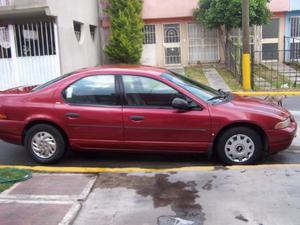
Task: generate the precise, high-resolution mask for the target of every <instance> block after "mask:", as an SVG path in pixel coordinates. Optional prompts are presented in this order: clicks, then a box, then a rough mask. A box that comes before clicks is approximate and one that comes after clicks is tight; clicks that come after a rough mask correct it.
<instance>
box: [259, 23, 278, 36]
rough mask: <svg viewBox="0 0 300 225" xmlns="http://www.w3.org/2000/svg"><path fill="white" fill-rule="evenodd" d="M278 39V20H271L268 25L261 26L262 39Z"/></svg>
mask: <svg viewBox="0 0 300 225" xmlns="http://www.w3.org/2000/svg"><path fill="white" fill-rule="evenodd" d="M278 37H279V18H276V19H272V20H271V22H270V23H269V24H266V25H263V26H262V38H264V39H266V38H278Z"/></svg>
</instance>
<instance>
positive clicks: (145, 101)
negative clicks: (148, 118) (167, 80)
mask: <svg viewBox="0 0 300 225" xmlns="http://www.w3.org/2000/svg"><path fill="white" fill-rule="evenodd" d="M122 77H123V83H124V89H125V99H126V102H127V105H128V106H148V107H172V100H173V99H174V98H176V97H181V96H182V95H181V94H180V93H179V92H178V91H176V90H175V89H173V88H171V87H170V86H168V85H166V84H164V83H162V82H160V81H158V80H155V79H152V78H148V77H141V76H130V75H124V76H122Z"/></svg>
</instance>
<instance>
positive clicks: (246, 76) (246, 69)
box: [243, 53, 251, 91]
mask: <svg viewBox="0 0 300 225" xmlns="http://www.w3.org/2000/svg"><path fill="white" fill-rule="evenodd" d="M243 88H244V90H245V91H251V67H250V54H249V53H248V54H243Z"/></svg>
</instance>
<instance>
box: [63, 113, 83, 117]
mask: <svg viewBox="0 0 300 225" xmlns="http://www.w3.org/2000/svg"><path fill="white" fill-rule="evenodd" d="M65 116H66V117H70V118H78V117H80V114H78V113H67V114H66V115H65Z"/></svg>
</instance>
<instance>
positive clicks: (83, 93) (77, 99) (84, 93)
mask: <svg viewBox="0 0 300 225" xmlns="http://www.w3.org/2000/svg"><path fill="white" fill-rule="evenodd" d="M63 97H64V99H65V101H66V102H67V103H70V104H78V105H107V106H109V105H118V97H117V93H116V85H115V76H114V75H95V76H89V77H85V78H82V79H80V80H78V81H76V82H75V83H73V84H71V85H70V86H69V87H68V88H66V89H65V90H64V92H63Z"/></svg>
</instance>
